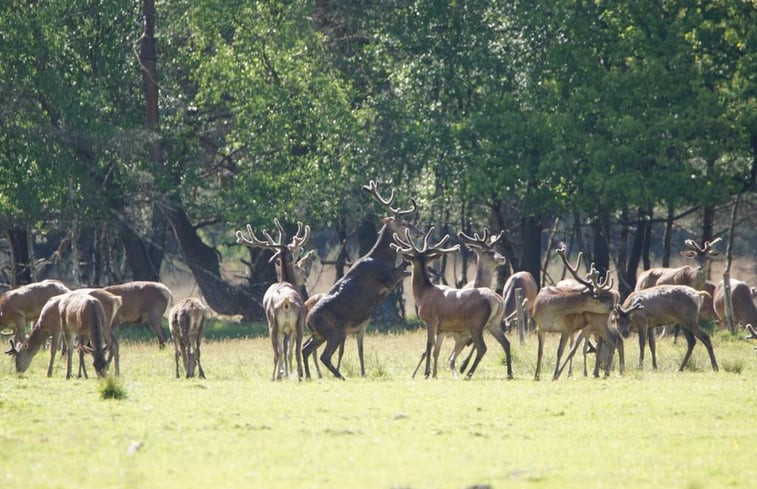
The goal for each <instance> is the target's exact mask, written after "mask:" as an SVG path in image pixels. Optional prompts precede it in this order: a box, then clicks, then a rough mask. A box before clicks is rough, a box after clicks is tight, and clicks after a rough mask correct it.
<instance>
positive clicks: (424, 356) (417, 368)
mask: <svg viewBox="0 0 757 489" xmlns="http://www.w3.org/2000/svg"><path fill="white" fill-rule="evenodd" d="M425 359H426V352H425V351H424V352H423V353H421V359H420V360H419V361H418V365H417V366H416V367H415V370H413V376H412V378H415V374H417V373H418V370H419V369H420V368H421V364H423V360H425Z"/></svg>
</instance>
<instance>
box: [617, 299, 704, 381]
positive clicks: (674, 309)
mask: <svg viewBox="0 0 757 489" xmlns="http://www.w3.org/2000/svg"><path fill="white" fill-rule="evenodd" d="M706 293H707V292H703V291H698V290H696V289H694V288H692V287H689V286H687V285H657V286H655V287H651V288H649V289H644V290H637V291H635V292H632V293H631V294H629V295H628V297H626V300H625V301H623V304H622V306H619V307H616V312H617V321H618V329H619V330H620V332H621V334H622V335H623V336H624V337H628V334H629V332H630V331H631V330H635V331H637V332H638V333H639V368H642V367H643V366H644V348H645V339H646V338H647V337H649V350H650V352H651V353H652V367H653V368H654V369H657V352H656V346H655V335H654V331H652V329H653V328H655V327H657V326H665V325H668V324H674V323H675V324H678V325H679V326H680V327H681V331H683V334H684V337H685V338H686V342H687V343H688V347H687V350H686V355H685V356H684V358H683V362H681V367H680V368H679V370H681V371H682V370H683V369H684V368H685V367H686V364H687V363H688V361H689V357H691V352H692V350H693V349H694V344H695V343H696V339H695V338H699V340H700V341H701V342H702V343H703V344H704V346H705V348H707V353H708V354H709V355H710V363H712V369H713V370H715V371H717V370H718V363H717V361H716V360H715V353H714V352H713V350H712V342H711V341H710V337H709V336H708V335H707V333H705V332H704V331H702V329H701V328H700V327H699V309H700V307H701V305H702V302H703V300H704V295H705V294H706Z"/></svg>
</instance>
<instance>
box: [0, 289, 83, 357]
mask: <svg viewBox="0 0 757 489" xmlns="http://www.w3.org/2000/svg"><path fill="white" fill-rule="evenodd" d="M66 292H70V289H69V288H68V287H66V286H65V284H64V283H63V282H61V281H59V280H43V281H41V282H36V283H33V284H28V285H22V286H21V287H18V288H16V289H13V290H9V291H8V292H5V293H4V294H3V295H2V296H0V330H3V329H5V328H12V329H13V338H14V340H15V341H16V342H17V343H20V342H21V341H23V340H24V339H25V337H26V333H25V328H26V324H27V323H33V322H34V321H35V320H36V319H37V318H38V317H39V314H40V312H42V308H43V307H44V306H45V303H46V302H47V300H48V299H50V298H51V297H55V296H56V295H60V294H65V293H66Z"/></svg>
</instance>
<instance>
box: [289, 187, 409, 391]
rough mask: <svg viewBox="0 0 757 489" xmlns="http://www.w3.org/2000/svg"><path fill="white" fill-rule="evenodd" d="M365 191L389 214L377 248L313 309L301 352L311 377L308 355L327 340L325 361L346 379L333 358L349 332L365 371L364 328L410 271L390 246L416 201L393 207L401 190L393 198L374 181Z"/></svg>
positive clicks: (326, 364) (364, 257) (340, 377)
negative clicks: (405, 207)
mask: <svg viewBox="0 0 757 489" xmlns="http://www.w3.org/2000/svg"><path fill="white" fill-rule="evenodd" d="M362 189H363V190H364V191H366V192H368V193H370V194H371V195H373V197H374V198H375V199H376V200H377V201H378V202H380V203H381V205H382V206H383V207H384V208H385V209H386V210H388V211H389V214H390V215H389V216H388V217H385V218H384V220H383V222H384V225H383V226H382V227H381V229H380V230H379V232H378V237H377V239H376V242H375V243H374V245H373V248H371V249H370V251H368V253H366V254H365V255H364V256H362V257H361V258H360V259H359V260H357V261H356V262H355V263H353V265H352V266H351V267H350V269H349V270H348V271H347V273H346V274H345V275H344V276H343V277H342V278H341V279H339V280H338V281H337V282H336V283H335V284H334V285H333V286H332V287H331V289H330V290H329V291H328V293H326V294H325V295H324V296H323V297H321V298H320V300H318V301H317V302H316V303H315V304H314V305H313V307H312V309H311V310H310V311H309V312H308V315H307V320H306V322H307V324H308V327H309V328H310V330H311V332H312V336H311V337H310V338H309V339H308V341H307V342H306V343H305V346H304V347H303V351H302V353H303V359H304V362H305V376H306V377H307V378H310V368H309V366H308V357H309V356H310V355H311V354H312V353H313V352H314V351H315V349H316V348H318V346H320V345H321V344H323V343H324V342H325V343H326V347H325V348H324V350H323V352H322V353H321V361H322V362H323V364H324V365H325V366H326V368H328V369H329V371H330V372H331V373H332V374H333V375H334V377H336V378H338V379H344V377H343V376H342V374H341V373H339V369H338V368H336V367H334V365H333V363H332V362H331V357H332V356H333V355H334V352H335V351H336V350H337V349H338V348H339V345H340V344H342V343H343V342H344V340H345V338H346V336H347V334H348V333H352V334H357V339H358V357H359V359H360V374H361V375H365V361H364V359H363V335H364V334H365V328H366V327H367V326H368V322H369V321H370V319H371V315H372V314H373V312H374V311H375V310H376V308H377V307H378V306H379V305H380V304H381V302H383V300H384V299H385V298H386V296H387V295H389V292H391V291H392V289H394V287H395V286H396V285H397V284H398V283H399V282H400V281H401V280H402V279H403V278H404V277H406V276H407V275H409V274H408V272H407V271H406V270H405V269H406V267H407V262H406V261H404V260H403V261H401V262H400V263H398V258H399V256H398V254H397V252H396V251H395V250H394V249H393V248H392V247H391V246H390V245H391V244H392V235H393V234H394V233H401V232H403V231H404V230H405V229H407V228H408V226H412V224H410V221H409V219H410V217H411V216H412V215H414V214H415V212H416V210H417V205H416V203H415V201H414V200H412V199H411V201H412V203H413V207H412V208H411V209H408V210H400V209H399V208H394V207H392V206H393V205H394V201H395V198H396V189H392V193H391V195H390V196H389V198H388V199H384V198H382V197H381V196H380V195H379V193H378V186H377V184H376V182H375V181H371V182H370V183H369V184H368V185H364V186H363V187H362Z"/></svg>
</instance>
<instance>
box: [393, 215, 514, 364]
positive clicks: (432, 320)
mask: <svg viewBox="0 0 757 489" xmlns="http://www.w3.org/2000/svg"><path fill="white" fill-rule="evenodd" d="M433 230H434V228H433V226H432V227H431V228H429V230H428V232H427V233H426V235H425V236H424V238H423V245H422V246H421V247H420V248H418V247H417V246H416V245H415V243H413V240H412V238H411V236H410V231H409V230H406V231H405V238H404V239H403V238H400V237H399V235H398V234H396V233H395V234H394V244H393V245H392V246H393V247H394V248H395V249H396V250H397V251H398V252H399V253H401V254H402V255H403V256H404V257H405V258H406V259H407V260H409V261H410V263H412V265H413V273H412V284H413V297H414V298H415V303H416V305H417V307H418V316H419V318H420V319H421V320H422V321H423V322H424V323H425V324H426V328H427V341H426V350H425V352H424V355H425V359H426V368H425V375H426V378H428V377H429V375H432V370H431V365H430V359H431V348H432V347H434V353H433V355H434V366H433V377H436V375H437V363H438V358H439V350H440V347H441V339H442V338H443V337H444V335H450V336H453V337H454V338H455V344H456V345H455V351H453V353H452V355H451V356H450V365H449V366H450V370H451V371H452V374H453V375H455V376H457V372H456V371H455V365H454V359H455V357H456V356H457V353H459V349H460V348H462V345H463V344H464V343H465V340H467V338H468V337H470V338H472V339H473V344H474V346H475V349H476V358H475V359H474V360H473V364H472V365H471V367H470V370H469V371H468V374H467V376H466V377H467V378H469V379H470V378H471V377H472V376H473V373H474V372H475V371H476V367H478V364H479V362H480V361H481V358H483V356H484V354H485V353H486V349H487V348H486V343H485V342H484V336H483V334H484V330H487V329H488V330H489V332H490V333H491V334H492V336H494V338H495V339H496V340H497V341H498V342H499V344H500V345H502V349H503V350H504V352H505V358H506V363H507V377H508V378H512V362H511V357H510V342H509V341H508V340H507V338H505V334H504V331H503V329H502V318H503V316H504V311H505V307H504V302H503V300H502V298H501V297H500V296H499V295H497V293H496V292H494V291H493V290H491V289H487V288H484V287H481V288H472V289H455V288H452V287H447V286H443V285H435V284H433V283H432V282H431V280H430V278H429V276H428V270H427V265H428V263H429V262H430V261H432V260H435V259H437V258H439V257H441V256H442V255H443V254H445V253H453V252H457V251H459V250H460V245H455V246H453V247H450V248H443V246H444V244H445V243H446V242H447V241H448V240H449V235H445V236H444V237H442V238H441V239H440V240H439V242H438V243H436V244H434V245H429V238H430V236H431V233H432V232H433ZM460 338H463V340H462V341H460ZM422 358H423V357H422Z"/></svg>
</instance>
